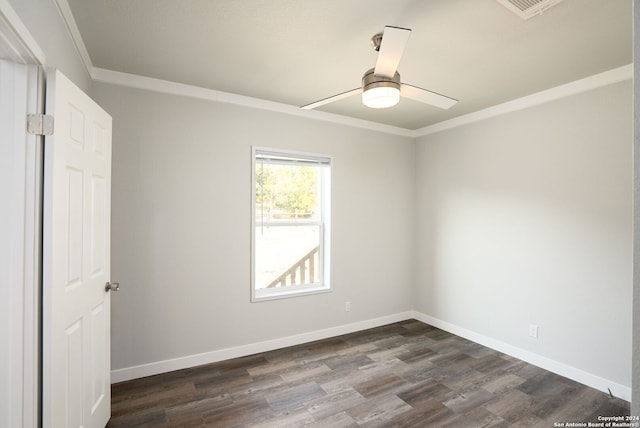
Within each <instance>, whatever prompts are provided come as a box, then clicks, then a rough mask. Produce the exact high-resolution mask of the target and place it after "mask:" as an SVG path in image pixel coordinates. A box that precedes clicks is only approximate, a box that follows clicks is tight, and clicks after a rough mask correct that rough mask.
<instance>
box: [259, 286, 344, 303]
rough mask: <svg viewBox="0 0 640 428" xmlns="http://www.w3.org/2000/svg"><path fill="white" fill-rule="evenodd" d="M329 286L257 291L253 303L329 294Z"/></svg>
mask: <svg viewBox="0 0 640 428" xmlns="http://www.w3.org/2000/svg"><path fill="white" fill-rule="evenodd" d="M331 291H332V290H331V287H330V286H329V285H324V286H319V285H314V286H307V287H297V288H296V289H289V290H287V289H286V288H273V289H269V290H265V289H263V290H255V291H254V292H253V295H252V296H251V301H252V302H262V301H266V300H277V299H288V298H291V297H300V296H308V295H311V294H320V293H329V292H331Z"/></svg>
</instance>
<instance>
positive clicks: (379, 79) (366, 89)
mask: <svg viewBox="0 0 640 428" xmlns="http://www.w3.org/2000/svg"><path fill="white" fill-rule="evenodd" d="M373 70H374V69H373V68H372V69H370V70H368V71H367V72H366V73H365V74H364V76H363V77H362V104H364V105H365V106H367V107H369V108H388V107H393V106H394V105H396V104H398V101H400V74H399V73H398V72H396V74H395V75H394V76H393V78H388V77H385V76H376V75H375V74H373Z"/></svg>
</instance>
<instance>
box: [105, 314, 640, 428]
mask: <svg viewBox="0 0 640 428" xmlns="http://www.w3.org/2000/svg"><path fill="white" fill-rule="evenodd" d="M112 395H113V397H112V418H111V421H110V422H109V424H108V425H107V426H108V427H127V428H129V427H233V428H240V427H267V428H277V427H283V428H284V427H286V428H290V427H301V426H304V427H309V428H317V427H335V428H340V427H554V423H567V422H589V421H591V422H597V418H598V416H622V415H628V414H629V403H628V402H626V401H623V400H620V399H615V398H613V399H612V398H610V397H609V395H607V394H604V393H602V392H599V391H596V390H594V389H591V388H589V387H586V386H584V385H581V384H579V383H576V382H573V381H571V380H569V379H566V378H563V377H561V376H558V375H556V374H553V373H550V372H548V371H545V370H542V369H540V368H538V367H535V366H533V365H530V364H527V363H525V362H523V361H520V360H518V359H515V358H513V357H510V356H507V355H504V354H501V353H499V352H496V351H494V350H491V349H488V348H486V347H483V346H481V345H478V344H475V343H473V342H470V341H468V340H465V339H462V338H460V337H458V336H455V335H452V334H449V333H447V332H444V331H442V330H439V329H437V328H435V327H432V326H429V325H426V324H423V323H421V322H419V321H415V320H408V321H403V322H399V323H395V324H390V325H387V326H383V327H379V328H374V329H370V330H365V331H361V332H358V333H353V334H348V335H344V336H339V337H335V338H331V339H326V340H321V341H318V342H312V343H308V344H304V345H299V346H293V347H290V348H285V349H280V350H276V351H272V352H265V353H263V354H257V355H251V356H248V357H243V358H237V359H233V360H228V361H223V362H219V363H214V364H208V365H204V366H200V367H195V368H190V369H185V370H180V371H175V372H171V373H165V374H161V375H157V376H151V377H147V378H142V379H136V380H132V381H128V382H122V383H118V384H114V385H113V386H112Z"/></svg>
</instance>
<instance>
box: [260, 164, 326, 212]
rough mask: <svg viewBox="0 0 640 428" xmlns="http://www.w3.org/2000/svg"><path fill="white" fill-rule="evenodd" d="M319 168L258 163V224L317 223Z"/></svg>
mask: <svg viewBox="0 0 640 428" xmlns="http://www.w3.org/2000/svg"><path fill="white" fill-rule="evenodd" d="M319 184H320V168H318V167H315V166H301V165H280V164H272V163H265V162H260V161H258V162H256V222H269V221H277V220H288V221H291V220H293V221H296V220H315V219H317V218H318V216H319V206H318V203H319V200H318V199H319V198H318V193H319V188H318V186H319Z"/></svg>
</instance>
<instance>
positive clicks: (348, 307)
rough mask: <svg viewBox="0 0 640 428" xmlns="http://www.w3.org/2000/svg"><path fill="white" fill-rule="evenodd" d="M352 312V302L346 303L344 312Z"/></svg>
mask: <svg viewBox="0 0 640 428" xmlns="http://www.w3.org/2000/svg"><path fill="white" fill-rule="evenodd" d="M350 310H351V302H344V311H345V312H349V311H350Z"/></svg>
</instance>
